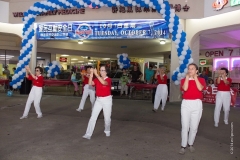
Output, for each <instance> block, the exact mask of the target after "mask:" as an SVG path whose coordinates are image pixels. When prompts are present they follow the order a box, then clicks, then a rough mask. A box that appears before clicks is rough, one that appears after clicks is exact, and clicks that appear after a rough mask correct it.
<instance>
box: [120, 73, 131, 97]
mask: <svg viewBox="0 0 240 160" xmlns="http://www.w3.org/2000/svg"><path fill="white" fill-rule="evenodd" d="M122 72H123V74H122V77H121V78H120V82H121V93H120V94H121V96H122V95H123V91H125V94H126V96H127V95H128V86H127V84H128V79H129V78H128V75H127V73H126V69H125V68H123V69H122Z"/></svg>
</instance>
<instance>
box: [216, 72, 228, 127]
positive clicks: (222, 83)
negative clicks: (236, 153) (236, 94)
mask: <svg viewBox="0 0 240 160" xmlns="http://www.w3.org/2000/svg"><path fill="white" fill-rule="evenodd" d="M227 75H228V69H227V68H221V70H220V71H219V77H218V78H217V80H216V83H217V85H218V86H217V87H218V92H217V95H216V105H215V110H214V122H215V125H214V126H215V127H218V122H219V117H220V111H221V108H222V106H223V111H224V123H225V124H226V125H227V124H228V116H229V111H230V104H231V94H230V86H231V83H232V79H231V78H228V77H227Z"/></svg>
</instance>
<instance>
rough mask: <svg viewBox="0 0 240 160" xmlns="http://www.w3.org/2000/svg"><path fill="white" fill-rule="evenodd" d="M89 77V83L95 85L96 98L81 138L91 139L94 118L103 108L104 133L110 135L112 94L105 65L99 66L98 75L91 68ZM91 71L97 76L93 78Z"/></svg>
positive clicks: (95, 118) (94, 122)
mask: <svg viewBox="0 0 240 160" xmlns="http://www.w3.org/2000/svg"><path fill="white" fill-rule="evenodd" d="M90 72H91V74H90V78H89V85H95V86H96V95H97V99H96V102H95V104H94V107H93V110H92V115H91V118H90V120H89V122H88V127H87V131H86V134H85V135H84V136H83V138H86V139H91V136H92V134H93V130H94V128H95V124H96V120H97V118H98V115H99V113H100V112H101V110H102V109H103V115H104V121H105V130H104V132H105V134H106V136H107V137H109V136H110V125H111V113H112V95H111V79H110V78H108V77H107V71H106V67H105V66H101V67H100V75H101V77H100V76H99V75H98V73H97V70H96V69H94V70H93V69H91V71H90ZM93 73H94V75H95V76H96V77H97V78H95V79H94V80H92V78H93Z"/></svg>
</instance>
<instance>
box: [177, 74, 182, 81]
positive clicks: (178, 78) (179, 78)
mask: <svg viewBox="0 0 240 160" xmlns="http://www.w3.org/2000/svg"><path fill="white" fill-rule="evenodd" d="M180 74H181V73H180ZM181 79H182V77H177V80H178V81H180V80H181Z"/></svg>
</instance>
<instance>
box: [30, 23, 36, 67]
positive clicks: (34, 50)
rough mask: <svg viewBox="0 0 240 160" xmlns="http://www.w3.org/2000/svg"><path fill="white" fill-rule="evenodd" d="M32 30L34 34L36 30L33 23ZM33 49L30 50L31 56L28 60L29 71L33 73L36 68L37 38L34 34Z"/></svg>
mask: <svg viewBox="0 0 240 160" xmlns="http://www.w3.org/2000/svg"><path fill="white" fill-rule="evenodd" d="M34 30H35V33H36V30H37V24H36V23H34ZM32 39H33V43H32V45H33V48H32V55H31V60H30V63H29V67H30V69H31V71H34V69H35V67H36V63H37V62H36V61H37V37H36V34H34V36H33V38H32Z"/></svg>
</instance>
